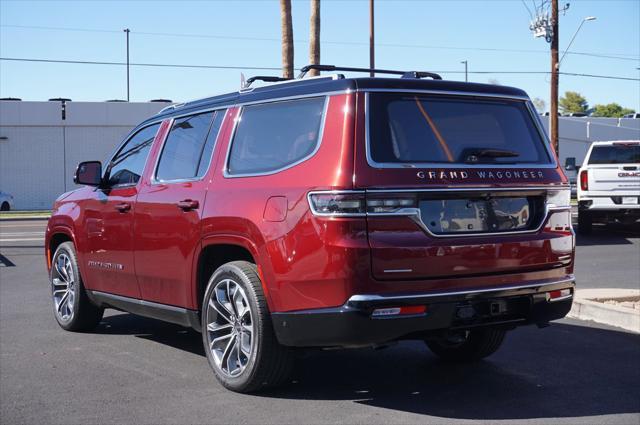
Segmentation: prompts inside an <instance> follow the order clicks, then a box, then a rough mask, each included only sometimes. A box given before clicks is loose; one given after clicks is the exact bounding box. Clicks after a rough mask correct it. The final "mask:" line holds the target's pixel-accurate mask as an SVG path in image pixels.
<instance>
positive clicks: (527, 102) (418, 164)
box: [358, 89, 558, 169]
mask: <svg viewBox="0 0 640 425" xmlns="http://www.w3.org/2000/svg"><path fill="white" fill-rule="evenodd" d="M358 91H359V92H364V94H365V102H364V116H365V118H364V119H365V130H364V131H365V154H366V157H367V164H369V166H370V167H373V168H395V169H398V168H399V169H414V168H440V169H449V168H499V169H506V168H511V169H522V168H538V169H540V168H544V169H554V168H557V167H558V164H557V162H556V157H555V155H554V154H553V152H552V151H551V143H550V142H549V139H548V137H547V135H546V133H545V132H544V130H543V129H542V128H541V123H540V117H539V116H538V115H537V114H536V113H535V110H533V109H532V107H531V100H529V98H528V97H526V96H513V95H496V94H489V93H475V92H452V91H438V90H402V89H363V90H358ZM370 93H406V94H413V93H417V94H437V95H445V96H457V97H464V96H468V97H473V96H476V97H486V98H493V99H510V100H519V101H524V102H525V105H526V107H527V110H528V111H529V115H530V116H531V118H532V119H533V124H534V127H535V128H536V130H537V132H538V134H539V136H540V138H541V141H542V143H543V145H544V148H545V151H546V153H547V155H548V156H549V160H550V162H549V163H548V164H536V163H522V164H462V163H453V164H449V163H442V162H415V163H411V162H399V163H396V162H376V161H375V160H374V159H373V157H372V156H371V140H370V124H371V123H370V121H369V120H370V112H369V111H370V105H369V102H370V96H369V94H370Z"/></svg>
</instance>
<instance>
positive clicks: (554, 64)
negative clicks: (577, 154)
mask: <svg viewBox="0 0 640 425" xmlns="http://www.w3.org/2000/svg"><path fill="white" fill-rule="evenodd" d="M551 33H552V34H551V96H550V97H551V102H550V103H551V105H550V107H549V124H550V125H549V127H550V131H549V133H550V136H551V147H552V148H553V150H554V151H555V153H556V154H558V83H559V80H560V78H559V77H560V75H559V74H558V71H559V70H558V44H559V39H560V35H559V34H558V0H551Z"/></svg>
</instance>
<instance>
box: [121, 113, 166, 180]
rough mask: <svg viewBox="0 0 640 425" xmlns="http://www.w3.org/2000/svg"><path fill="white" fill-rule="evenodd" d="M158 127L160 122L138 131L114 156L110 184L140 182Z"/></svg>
mask: <svg viewBox="0 0 640 425" xmlns="http://www.w3.org/2000/svg"><path fill="white" fill-rule="evenodd" d="M158 127H160V124H159V123H158V124H154V125H151V126H149V127H145V128H143V129H142V130H140V131H138V132H137V133H136V134H135V135H134V136H133V137H131V138H130V139H129V140H128V141H127V143H125V145H124V146H123V147H122V148H121V149H120V151H119V152H118V154H117V155H116V156H115V157H113V159H112V160H111V164H110V171H109V186H118V185H129V184H136V183H138V180H140V176H141V175H142V172H143V171H144V164H145V163H146V162H147V156H149V150H150V149H151V145H152V144H153V139H154V138H155V136H156V133H157V132H158Z"/></svg>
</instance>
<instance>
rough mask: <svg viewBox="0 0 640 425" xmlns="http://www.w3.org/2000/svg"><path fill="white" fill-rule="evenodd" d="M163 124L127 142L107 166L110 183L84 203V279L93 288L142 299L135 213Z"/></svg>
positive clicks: (140, 131)
mask: <svg viewBox="0 0 640 425" xmlns="http://www.w3.org/2000/svg"><path fill="white" fill-rule="evenodd" d="M158 127H159V124H154V125H151V126H148V127H145V128H143V129H141V130H139V131H138V132H136V133H135V134H134V135H133V136H131V137H130V138H129V139H128V140H127V142H126V143H125V144H124V145H122V147H121V148H120V149H119V151H118V152H117V153H116V155H115V156H114V157H113V159H112V160H111V162H110V163H109V165H108V166H107V174H108V175H107V176H106V177H107V178H108V183H107V184H106V187H105V188H102V189H96V190H95V192H94V197H93V198H92V199H90V200H88V201H87V202H86V203H85V206H86V207H85V208H84V217H83V224H84V229H85V230H86V238H87V239H86V250H85V255H84V261H85V264H84V266H85V267H84V271H85V272H84V281H85V285H86V286H87V288H88V289H91V290H94V291H102V292H108V293H110V294H117V295H122V296H126V297H132V298H140V290H139V287H138V283H137V280H136V274H135V267H134V261H133V215H134V212H135V207H136V197H137V195H138V185H139V181H140V177H141V176H142V174H143V172H144V167H145V164H146V162H147V157H148V156H149V151H150V150H151V146H152V144H153V141H154V138H155V135H156V133H157V132H158Z"/></svg>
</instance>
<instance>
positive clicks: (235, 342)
mask: <svg viewBox="0 0 640 425" xmlns="http://www.w3.org/2000/svg"><path fill="white" fill-rule="evenodd" d="M206 326H207V328H206V330H205V332H206V335H207V346H208V349H209V350H210V352H211V356H212V358H213V361H214V363H215V365H216V367H217V368H218V370H219V371H220V372H222V373H223V374H224V375H226V376H230V377H236V376H239V375H240V374H242V372H244V370H245V369H246V367H247V365H248V363H249V361H250V359H251V354H252V353H253V350H254V345H255V344H254V328H253V315H252V313H251V306H250V304H249V301H248V299H247V296H246V294H245V292H244V289H242V287H241V286H240V285H239V284H238V283H237V282H235V281H234V280H232V279H224V280H222V281H220V282H219V283H218V284H217V285H216V286H215V288H214V289H213V291H212V292H211V295H210V297H209V300H208V304H207V312H206Z"/></svg>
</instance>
